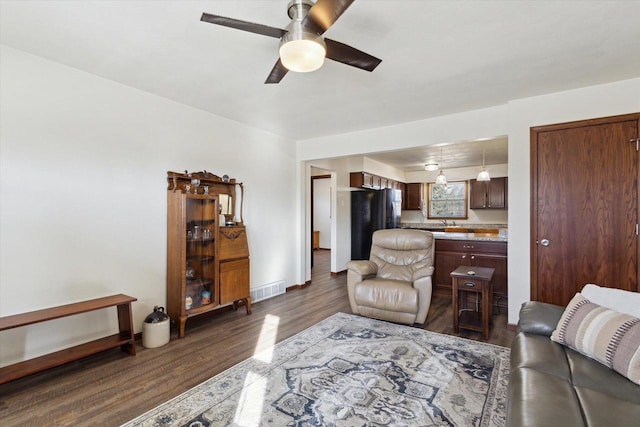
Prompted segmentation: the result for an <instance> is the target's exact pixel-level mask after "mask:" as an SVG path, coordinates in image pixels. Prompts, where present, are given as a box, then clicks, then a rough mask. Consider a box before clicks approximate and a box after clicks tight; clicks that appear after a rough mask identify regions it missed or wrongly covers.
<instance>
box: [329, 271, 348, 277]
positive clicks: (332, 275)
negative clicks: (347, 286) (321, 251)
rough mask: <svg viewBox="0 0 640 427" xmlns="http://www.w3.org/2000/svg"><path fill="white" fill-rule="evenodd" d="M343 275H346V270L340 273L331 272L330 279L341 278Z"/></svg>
mask: <svg viewBox="0 0 640 427" xmlns="http://www.w3.org/2000/svg"><path fill="white" fill-rule="evenodd" d="M343 274H347V270H342V271H338V272H335V271H332V272H331V277H336V276H341V275H343Z"/></svg>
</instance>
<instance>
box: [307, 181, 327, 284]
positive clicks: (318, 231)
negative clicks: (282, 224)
mask: <svg viewBox="0 0 640 427" xmlns="http://www.w3.org/2000/svg"><path fill="white" fill-rule="evenodd" d="M316 173H319V174H317V175H312V176H311V233H312V236H311V245H312V247H311V254H312V256H311V268H312V269H315V270H316V271H314V272H315V273H318V271H317V269H319V268H321V269H322V270H323V271H324V270H325V269H326V271H327V273H330V272H331V175H329V174H326V171H322V170H318V171H316Z"/></svg>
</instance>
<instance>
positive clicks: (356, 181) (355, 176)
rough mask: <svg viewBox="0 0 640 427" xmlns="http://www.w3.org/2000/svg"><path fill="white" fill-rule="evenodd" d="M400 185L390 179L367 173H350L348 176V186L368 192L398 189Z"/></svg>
mask: <svg viewBox="0 0 640 427" xmlns="http://www.w3.org/2000/svg"><path fill="white" fill-rule="evenodd" d="M400 184H401V183H399V182H397V181H394V180H393V179H391V178H386V177H384V176H378V175H374V174H372V173H368V172H351V174H350V175H349V186H351V187H355V188H366V189H368V190H384V189H385V188H393V189H394V190H399V189H400Z"/></svg>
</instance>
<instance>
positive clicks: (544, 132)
mask: <svg viewBox="0 0 640 427" xmlns="http://www.w3.org/2000/svg"><path fill="white" fill-rule="evenodd" d="M639 119H640V114H629V115H624V116H616V117H610V118H604V119H596V120H587V121H583V122H572V123H566V124H560V125H552V126H542V127H537V128H532V129H531V162H532V164H531V166H532V168H531V173H532V181H531V182H532V199H533V200H532V204H531V207H532V215H531V220H532V227H531V230H532V236H531V237H532V238H531V241H532V248H531V256H532V265H531V275H532V277H531V299H532V300H537V301H543V302H548V303H552V304H558V305H566V304H567V303H568V302H569V300H570V299H571V298H572V297H573V296H574V295H575V293H576V292H579V291H580V290H581V289H582V287H583V286H584V285H585V284H587V283H595V284H598V285H600V286H607V287H612V288H620V289H626V290H632V291H638V290H639V287H638V234H637V233H638V231H637V227H638V173H639V172H638V159H639V154H638V141H637V140H638V121H639Z"/></svg>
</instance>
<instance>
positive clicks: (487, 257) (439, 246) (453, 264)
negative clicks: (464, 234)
mask: <svg viewBox="0 0 640 427" xmlns="http://www.w3.org/2000/svg"><path fill="white" fill-rule="evenodd" d="M461 265H466V266H469V269H470V270H472V269H473V268H472V267H487V268H493V269H494V270H495V271H494V273H493V280H492V281H491V283H492V284H493V298H494V301H493V304H494V305H497V306H499V307H501V308H502V307H504V308H506V307H507V297H508V293H507V290H508V287H507V285H508V283H507V242H491V241H477V240H444V239H436V251H435V271H434V274H433V283H434V288H433V294H434V295H436V296H441V297H446V298H451V272H452V271H454V270H455V269H456V268H458V267H459V266H461Z"/></svg>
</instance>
